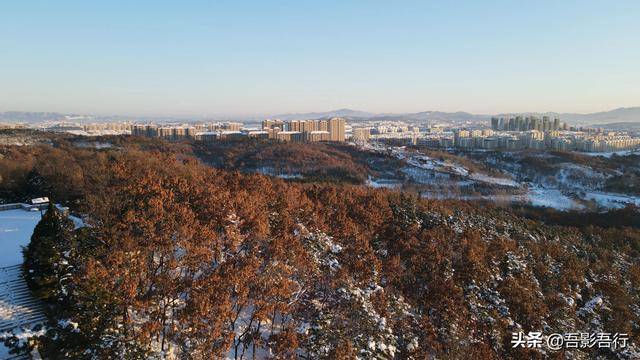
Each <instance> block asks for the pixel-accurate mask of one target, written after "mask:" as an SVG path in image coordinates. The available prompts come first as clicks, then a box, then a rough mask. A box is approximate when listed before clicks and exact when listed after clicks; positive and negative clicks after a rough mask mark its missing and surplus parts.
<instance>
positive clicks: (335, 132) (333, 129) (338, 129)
mask: <svg viewBox="0 0 640 360" xmlns="http://www.w3.org/2000/svg"><path fill="white" fill-rule="evenodd" d="M345 125H346V120H345V119H344V118H340V117H335V118H331V119H329V139H330V141H344V128H345Z"/></svg>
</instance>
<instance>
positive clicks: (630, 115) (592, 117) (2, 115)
mask: <svg viewBox="0 0 640 360" xmlns="http://www.w3.org/2000/svg"><path fill="white" fill-rule="evenodd" d="M517 114H519V115H533V116H538V117H542V116H545V115H546V116H549V117H552V118H553V117H559V118H560V119H561V120H562V121H564V122H567V123H569V124H570V125H607V124H613V123H633V124H635V123H640V106H638V107H629V108H618V109H614V110H610V111H602V112H596V113H590V114H576V113H555V112H546V113H517ZM506 115H512V116H513V115H516V113H509V114H496V115H487V114H471V113H467V112H463V111H458V112H442V111H422V112H416V113H371V112H366V111H359V110H352V109H339V110H333V111H326V112H309V113H295V114H279V115H271V116H266V117H271V118H277V119H282V120H295V119H324V118H331V117H336V116H339V117H345V118H347V119H349V120H351V121H352V122H359V121H367V120H375V121H412V122H430V123H437V122H451V121H455V122H475V121H487V120H489V119H490V118H491V116H506ZM64 120H66V121H74V122H92V121H100V122H104V121H119V120H138V121H158V122H166V121H176V120H181V121H186V120H189V119H186V118H182V119H174V118H170V117H166V118H160V117H135V116H132V117H125V116H91V115H78V114H61V113H54V112H22V111H7V112H0V122H21V123H30V124H33V123H39V122H45V121H64ZM197 120H201V119H197ZM230 120H232V119H230ZM236 120H248V119H236ZM251 120H253V121H259V120H261V118H255V119H251Z"/></svg>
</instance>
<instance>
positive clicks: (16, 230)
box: [0, 209, 45, 359]
mask: <svg viewBox="0 0 640 360" xmlns="http://www.w3.org/2000/svg"><path fill="white" fill-rule="evenodd" d="M38 221H40V212H39V211H35V212H34V211H26V210H22V209H16V210H5V211H0V246H1V249H2V252H0V333H5V332H13V333H20V332H21V331H22V327H23V326H28V325H31V324H34V323H37V322H40V321H43V320H44V318H45V317H44V313H43V311H42V307H41V306H42V305H41V303H40V302H39V301H38V300H36V299H34V298H33V297H32V296H31V292H30V291H29V288H28V287H27V284H26V282H25V280H24V278H23V277H22V268H21V264H22V246H25V245H27V244H28V243H29V241H30V239H31V234H32V233H33V229H34V228H35V226H36V224H37V223H38ZM9 358H14V355H10V354H9V352H8V349H7V348H6V347H5V346H4V344H3V343H0V359H9ZM15 358H16V359H18V358H28V357H15Z"/></svg>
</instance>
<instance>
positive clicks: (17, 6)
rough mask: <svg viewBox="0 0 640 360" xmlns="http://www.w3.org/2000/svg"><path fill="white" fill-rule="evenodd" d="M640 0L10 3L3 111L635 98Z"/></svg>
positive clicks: (540, 106) (2, 6)
mask: <svg viewBox="0 0 640 360" xmlns="http://www.w3.org/2000/svg"><path fill="white" fill-rule="evenodd" d="M639 19H640V1H637V0H629V1H573V0H567V1H375V0H369V1H349V0H342V1H333V0H325V1H313V2H312V1H302V0H300V1H182V2H178V1H100V2H99V3H98V1H64V0H59V1H30V0H21V1H4V2H1V3H0V49H2V51H0V111H8V110H20V111H61V112H82V113H96V114H131V115H194V116H216V115H219V116H230V115H233V116H246V115H261V114H277V113H283V112H304V111H323V110H330V109H337V108H345V107H349V108H355V109H360V110H367V111H374V112H409V111H422V110H441V111H457V110H462V111H469V112H475V113H498V112H518V111H559V112H563V111H567V112H592V111H600V110H608V109H611V108H615V107H621V106H637V105H640V45H639V44H640V20H639Z"/></svg>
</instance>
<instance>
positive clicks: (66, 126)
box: [0, 115, 640, 152]
mask: <svg viewBox="0 0 640 360" xmlns="http://www.w3.org/2000/svg"><path fill="white" fill-rule="evenodd" d="M76 120H77V119H74V118H69V119H65V120H64V121H48V122H45V123H40V124H15V123H13V124H0V128H32V129H37V130H42V131H53V132H67V133H72V134H76V135H85V136H100V135H129V134H130V135H134V136H143V137H154V138H162V139H166V140H173V141H175V140H181V139H187V138H191V139H194V140H198V141H217V140H221V139H227V138H238V137H248V138H257V139H272V140H276V141H285V142H287V141H291V142H301V143H305V142H325V141H332V142H344V141H351V142H356V143H365V142H380V141H395V142H396V143H398V142H399V143H406V144H412V145H422V146H426V147H430V148H436V149H451V148H457V149H484V150H524V149H535V150H556V151H579V152H615V151H625V150H634V149H638V148H640V135H638V134H637V133H633V132H629V131H624V130H622V131H612V130H607V129H604V128H599V127H582V126H581V127H577V126H571V125H569V124H568V123H566V122H563V121H562V120H561V119H560V118H557V117H556V118H551V117H549V116H542V117H536V116H524V115H513V116H500V117H492V118H491V121H490V122H489V123H487V122H486V121H485V122H457V123H456V122H450V123H430V124H419V123H417V122H410V121H375V120H373V119H372V120H369V121H357V122H353V123H352V124H350V123H349V122H350V120H349V119H348V118H345V117H332V118H328V119H309V120H280V119H266V120H264V121H262V123H259V124H258V123H252V124H245V123H242V122H214V121H211V122H206V121H196V122H183V123H152V122H145V123H141V122H136V121H117V122H99V123H98V122H95V123H87V122H86V121H76Z"/></svg>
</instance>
